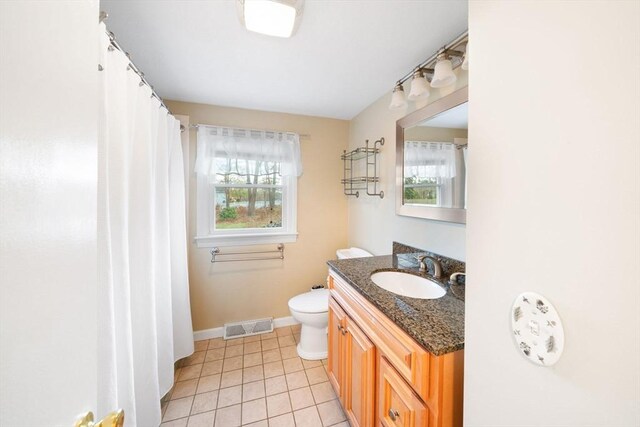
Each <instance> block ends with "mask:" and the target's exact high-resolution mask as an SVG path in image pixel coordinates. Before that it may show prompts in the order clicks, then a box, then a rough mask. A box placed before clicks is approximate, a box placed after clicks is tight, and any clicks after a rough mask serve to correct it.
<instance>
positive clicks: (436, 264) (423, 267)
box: [416, 255, 442, 279]
mask: <svg viewBox="0 0 640 427" xmlns="http://www.w3.org/2000/svg"><path fill="white" fill-rule="evenodd" d="M416 258H417V259H418V261H420V271H422V272H427V273H428V272H429V269H428V268H427V263H426V262H424V260H425V259H430V260H431V262H432V263H433V277H435V278H436V279H439V278H440V277H441V276H442V266H441V265H440V261H438V260H437V259H436V258H434V257H432V256H429V255H420V256H419V257H416Z"/></svg>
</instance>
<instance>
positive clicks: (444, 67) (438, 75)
mask: <svg viewBox="0 0 640 427" xmlns="http://www.w3.org/2000/svg"><path fill="white" fill-rule="evenodd" d="M455 82H456V75H455V74H454V73H453V67H452V65H451V61H450V60H449V59H447V57H446V56H444V57H442V58H438V62H436V66H435V68H434V70H433V79H431V87H436V88H437V87H445V86H449V85H451V84H453V83H455Z"/></svg>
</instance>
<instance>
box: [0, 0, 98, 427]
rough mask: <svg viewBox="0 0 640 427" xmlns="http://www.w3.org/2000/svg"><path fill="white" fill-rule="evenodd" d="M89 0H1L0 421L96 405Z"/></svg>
mask: <svg viewBox="0 0 640 427" xmlns="http://www.w3.org/2000/svg"><path fill="white" fill-rule="evenodd" d="M97 19H98V3H97V2H96V1H83V2H77V1H55V2H42V1H2V2H0V242H1V244H0V281H1V283H0V425H2V426H11V427H14V426H25V427H31V426H38V425H40V426H70V425H73V423H74V421H75V419H76V416H77V415H78V414H79V413H81V412H86V411H89V410H93V411H95V409H96V357H97V350H96V316H95V310H96V282H97V278H96V181H97V153H96V145H97V107H98V104H97V90H98V84H97V73H98V71H97V66H98V65H97V64H98V58H97V46H98V45H97V43H98V42H97Z"/></svg>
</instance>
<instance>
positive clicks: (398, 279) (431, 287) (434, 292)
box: [371, 271, 446, 299]
mask: <svg viewBox="0 0 640 427" xmlns="http://www.w3.org/2000/svg"><path fill="white" fill-rule="evenodd" d="M371 280H373V283H375V284H376V285H378V286H380V287H381V288H382V289H384V290H387V291H389V292H393V293H394V294H398V295H402V296H405V297H411V298H420V299H436V298H442V297H443V296H444V295H445V294H446V291H445V290H444V288H442V286H440V285H438V284H437V283H435V282H432V281H431V280H429V279H425V278H424V277H420V276H416V275H414V274H408V273H401V272H399V271H381V272H379V273H373V274H372V275H371Z"/></svg>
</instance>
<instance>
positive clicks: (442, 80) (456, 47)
mask: <svg viewBox="0 0 640 427" xmlns="http://www.w3.org/2000/svg"><path fill="white" fill-rule="evenodd" d="M468 44H469V32H468V31H465V32H464V33H462V34H461V35H459V36H458V37H457V38H455V39H454V40H453V41H452V42H451V43H449V44H447V45H445V46H444V47H443V48H442V49H440V50H438V52H436V53H434V54H433V55H431V56H430V57H429V58H427V59H426V60H425V61H423V62H422V63H420V64H418V66H417V67H415V68H414V69H413V70H412V71H411V72H410V73H407V74H405V75H404V76H403V77H402V78H401V79H400V80H398V82H397V83H396V85H395V87H394V89H393V94H392V95H391V104H389V109H390V110H397V109H400V108H404V107H406V106H407V101H406V99H405V97H404V90H403V87H402V85H403V84H404V82H406V81H408V80H409V79H412V80H411V90H410V91H409V96H408V99H409V100H410V101H417V100H420V99H426V98H428V97H429V95H430V93H429V81H428V80H427V77H428V75H429V74H432V75H433V77H432V78H431V84H430V86H431V87H433V88H442V87H446V86H449V85H452V84H454V83H455V82H456V80H457V77H456V74H455V73H454V70H455V69H456V68H458V67H460V68H462V69H463V70H467V69H468V68H469V59H468V55H467V49H466V46H467V45H468ZM463 46H464V50H463ZM462 64H465V65H464V66H462Z"/></svg>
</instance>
